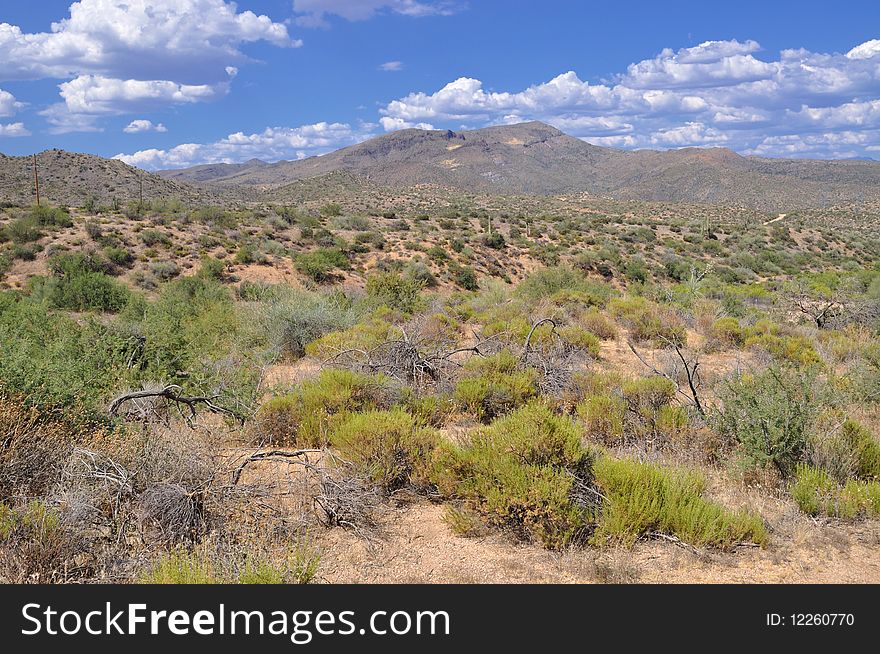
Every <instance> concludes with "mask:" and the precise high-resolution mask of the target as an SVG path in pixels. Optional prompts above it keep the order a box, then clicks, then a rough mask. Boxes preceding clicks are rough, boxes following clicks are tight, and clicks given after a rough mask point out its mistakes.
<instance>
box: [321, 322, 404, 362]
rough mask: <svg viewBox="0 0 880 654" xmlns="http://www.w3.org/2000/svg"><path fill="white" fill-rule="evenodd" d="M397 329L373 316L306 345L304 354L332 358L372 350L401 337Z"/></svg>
mask: <svg viewBox="0 0 880 654" xmlns="http://www.w3.org/2000/svg"><path fill="white" fill-rule="evenodd" d="M401 335H402V334H401V331H400V328H399V327H395V326H394V325H392V324H391V323H390V322H388V321H386V320H383V319H382V318H380V317H378V316H374V317H372V318H370V319H368V320H365V321H364V322H359V323H357V324H355V325H353V326H351V327H349V328H348V329H343V330H340V331H334V332H329V333H327V334H325V335H323V336H321V337H320V338H318V339H316V340H314V341H312V342H311V343H309V344H307V345H306V347H305V352H306V354H308V355H309V356H316V357H332V356H334V355H337V354H339V353H340V352H344V351H346V350H364V351H366V350H372V349H373V348H375V347H376V346H378V345H381V344H382V343H385V342H386V341H389V340H392V339H395V338H399V337H400V336H401Z"/></svg>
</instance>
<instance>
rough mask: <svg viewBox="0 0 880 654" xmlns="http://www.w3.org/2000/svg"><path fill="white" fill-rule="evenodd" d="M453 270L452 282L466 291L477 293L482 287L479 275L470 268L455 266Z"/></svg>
mask: <svg viewBox="0 0 880 654" xmlns="http://www.w3.org/2000/svg"><path fill="white" fill-rule="evenodd" d="M451 270H452V281H454V282H455V283H456V284H458V285H459V286H460V287H461V288H463V289H464V290H466V291H476V290H477V289H478V288H479V287H480V286H479V282H478V280H477V273H476V271H474V269H473V268H471V267H470V266H454V267H452V268H451Z"/></svg>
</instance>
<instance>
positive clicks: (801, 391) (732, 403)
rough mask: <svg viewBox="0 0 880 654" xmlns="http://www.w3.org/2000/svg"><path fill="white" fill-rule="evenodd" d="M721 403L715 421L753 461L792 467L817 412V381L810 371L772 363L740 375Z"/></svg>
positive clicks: (786, 469)
mask: <svg viewBox="0 0 880 654" xmlns="http://www.w3.org/2000/svg"><path fill="white" fill-rule="evenodd" d="M719 396H720V398H721V400H722V402H723V408H722V409H720V410H719V411H717V412H716V415H715V425H716V428H717V429H718V431H719V433H720V434H721V435H722V436H723V437H724V438H725V439H727V440H728V442H730V443H734V444H736V445H738V447H739V451H740V454H741V455H742V456H743V457H744V459H745V460H746V462H747V463H749V464H750V465H756V466H760V467H766V466H773V467H774V468H776V469H777V470H778V471H779V472H780V474H782V475H783V476H787V475H790V474H792V473H793V472H794V468H795V466H796V464H797V463H798V462H799V461H800V460H801V457H802V455H803V453H804V448H805V447H806V442H807V431H808V428H809V426H810V424H811V422H812V420H813V419H814V418H815V416H816V411H817V408H818V402H817V398H816V395H815V383H814V380H813V377H812V376H811V375H809V374H805V373H801V372H799V371H796V370H791V369H786V368H781V367H779V366H771V367H770V368H768V369H767V370H765V371H764V372H761V373H758V374H756V375H744V374H741V375H737V376H735V377H733V378H732V379H730V380H729V381H728V382H727V383H726V384H725V385H724V386H723V387H722V388H721V390H720V393H719Z"/></svg>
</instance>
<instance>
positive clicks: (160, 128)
mask: <svg viewBox="0 0 880 654" xmlns="http://www.w3.org/2000/svg"><path fill="white" fill-rule="evenodd" d="M122 131H123V132H125V133H126V134H143V133H144V132H159V133H160V134H163V133H165V132H167V131H168V128H167V127H165V125H163V124H162V123H158V124H155V123H153V121H152V120H144V119H138V120H133V121H131V122H130V123H129V124H128V126H127V127H125V128H124V129H123V130H122Z"/></svg>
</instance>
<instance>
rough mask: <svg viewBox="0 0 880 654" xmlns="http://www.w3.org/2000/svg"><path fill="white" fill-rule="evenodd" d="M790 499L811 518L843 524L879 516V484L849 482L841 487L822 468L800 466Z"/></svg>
mask: <svg viewBox="0 0 880 654" xmlns="http://www.w3.org/2000/svg"><path fill="white" fill-rule="evenodd" d="M791 496H792V498H793V499H794V501H795V502H796V503H797V505H798V507H799V508H800V509H801V511H803V512H804V513H807V514H809V515H824V516H830V517H835V518H841V519H844V520H855V519H857V518H864V517H878V516H880V482H877V481H863V480H856V479H850V480H848V481H846V483H844V484H840V483H839V482H837V481H835V479H834V478H833V477H832V476H831V475H829V474H828V473H827V472H825V471H824V470H822V469H821V468H816V467H814V466H809V465H799V466H798V467H797V469H796V471H795V475H794V481H793V483H792V486H791Z"/></svg>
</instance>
